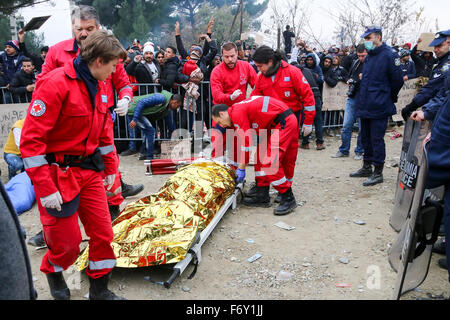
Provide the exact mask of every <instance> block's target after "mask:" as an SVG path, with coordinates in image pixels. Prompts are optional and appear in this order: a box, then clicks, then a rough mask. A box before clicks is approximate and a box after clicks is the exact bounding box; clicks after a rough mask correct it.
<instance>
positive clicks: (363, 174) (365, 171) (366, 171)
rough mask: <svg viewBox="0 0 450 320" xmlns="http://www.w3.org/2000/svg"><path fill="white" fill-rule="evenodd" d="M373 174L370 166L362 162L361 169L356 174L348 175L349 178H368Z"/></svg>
mask: <svg viewBox="0 0 450 320" xmlns="http://www.w3.org/2000/svg"><path fill="white" fill-rule="evenodd" d="M372 174H373V171H372V165H371V164H370V163H368V162H364V165H363V167H362V168H361V169H359V170H358V171H356V172H353V173H350V177H351V178H369V177H371V176H372Z"/></svg>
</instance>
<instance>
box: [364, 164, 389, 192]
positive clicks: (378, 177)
mask: <svg viewBox="0 0 450 320" xmlns="http://www.w3.org/2000/svg"><path fill="white" fill-rule="evenodd" d="M383 167H384V166H383V165H376V166H375V170H374V171H373V174H372V175H371V176H370V178H369V179H367V180H366V181H364V182H363V186H364V187H371V186H374V185H376V184H379V183H383Z"/></svg>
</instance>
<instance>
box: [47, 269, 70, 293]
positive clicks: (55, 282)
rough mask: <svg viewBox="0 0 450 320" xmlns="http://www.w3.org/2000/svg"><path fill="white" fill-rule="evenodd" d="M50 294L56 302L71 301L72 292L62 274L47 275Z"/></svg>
mask: <svg viewBox="0 0 450 320" xmlns="http://www.w3.org/2000/svg"><path fill="white" fill-rule="evenodd" d="M46 277H47V281H48V285H49V286H50V293H51V294H52V297H53V298H55V300H69V299H70V290H69V288H68V287H67V284H66V281H65V280H64V277H63V274H62V272H56V273H49V274H46Z"/></svg>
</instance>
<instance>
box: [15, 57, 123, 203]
mask: <svg viewBox="0 0 450 320" xmlns="http://www.w3.org/2000/svg"><path fill="white" fill-rule="evenodd" d="M40 81H41V85H40V86H38V87H37V88H36V90H35V92H34V94H33V100H32V102H31V104H30V106H29V108H28V114H27V117H26V120H25V124H24V127H23V129H22V136H21V140H20V151H21V154H22V158H23V162H24V166H25V170H26V172H27V174H28V176H29V177H30V179H31V180H32V182H33V184H34V186H35V191H36V197H39V198H42V197H46V196H48V195H50V194H53V193H55V192H56V191H60V193H61V195H62V198H63V201H64V202H67V201H71V200H72V199H73V197H75V196H76V195H77V194H78V193H79V192H80V190H77V187H76V183H75V182H74V181H76V179H75V177H73V176H72V175H71V170H70V169H69V170H67V171H64V170H65V168H61V169H62V170H60V169H59V167H58V166H57V165H49V163H48V162H47V159H46V155H47V154H54V155H55V157H56V161H57V162H63V160H64V155H75V156H78V155H80V156H89V155H92V154H93V153H94V151H95V150H96V149H97V148H99V149H100V151H101V154H102V157H103V160H104V163H105V171H104V173H105V174H106V175H111V174H115V173H116V172H117V169H118V165H119V164H118V162H117V158H116V156H115V153H114V150H115V149H114V138H113V137H112V135H111V132H112V127H111V126H112V121H111V115H110V114H109V112H108V99H109V98H108V86H107V85H106V84H105V83H104V82H102V81H98V87H97V95H96V97H95V106H93V105H92V102H91V99H90V96H89V92H88V90H87V87H86V85H85V83H84V81H83V80H80V79H77V75H76V71H75V68H74V66H73V63H67V64H66V65H65V66H64V68H58V69H55V70H53V71H51V72H50V73H48V74H47V75H44V76H43V77H42V78H41V80H40ZM74 183H75V184H74ZM78 189H79V188H78Z"/></svg>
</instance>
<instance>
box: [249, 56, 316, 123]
mask: <svg viewBox="0 0 450 320" xmlns="http://www.w3.org/2000/svg"><path fill="white" fill-rule="evenodd" d="M252 96H269V97H274V98H277V99H279V100H281V101H283V102H284V103H286V104H287V105H288V107H290V108H291V109H292V110H293V111H294V112H297V111H300V110H302V109H303V110H304V112H305V125H312V124H313V121H314V117H315V116H316V108H315V104H316V103H315V100H314V94H313V92H312V90H311V87H310V86H309V84H308V81H307V80H306V79H305V77H304V76H303V73H302V71H301V70H300V69H299V68H296V67H294V66H291V65H290V64H288V63H286V62H285V61H282V64H281V67H280V69H279V70H278V72H277V74H276V76H275V80H272V77H265V76H264V75H263V74H262V73H261V74H259V75H258V79H257V81H256V84H255V89H254V90H253V92H252Z"/></svg>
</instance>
